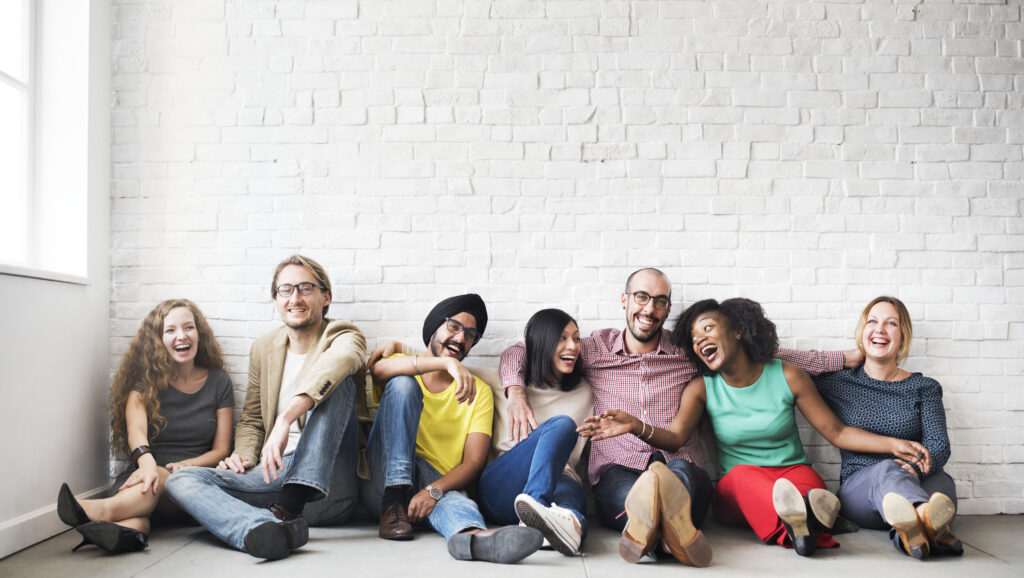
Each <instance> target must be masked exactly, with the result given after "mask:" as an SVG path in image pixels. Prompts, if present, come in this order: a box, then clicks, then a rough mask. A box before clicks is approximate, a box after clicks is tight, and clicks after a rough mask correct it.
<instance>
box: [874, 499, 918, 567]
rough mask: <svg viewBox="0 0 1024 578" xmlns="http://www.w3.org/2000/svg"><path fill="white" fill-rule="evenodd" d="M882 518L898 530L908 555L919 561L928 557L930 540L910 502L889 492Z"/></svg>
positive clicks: (883, 502) (883, 507)
mask: <svg viewBox="0 0 1024 578" xmlns="http://www.w3.org/2000/svg"><path fill="white" fill-rule="evenodd" d="M882 517H884V518H885V521H886V523H888V524H889V525H890V526H892V527H893V529H894V530H896V533H897V534H899V536H900V542H902V543H903V548H904V549H905V550H906V553H907V554H908V555H910V556H913V557H914V558H917V559H918V560H922V559H924V558H925V557H927V556H928V540H927V539H926V538H925V536H924V532H923V531H922V528H921V522H920V521H919V520H918V518H917V510H916V509H914V505H913V504H911V503H910V500H908V499H906V498H904V497H903V496H901V495H899V494H897V493H895V492H889V493H888V494H886V495H885V497H884V498H882Z"/></svg>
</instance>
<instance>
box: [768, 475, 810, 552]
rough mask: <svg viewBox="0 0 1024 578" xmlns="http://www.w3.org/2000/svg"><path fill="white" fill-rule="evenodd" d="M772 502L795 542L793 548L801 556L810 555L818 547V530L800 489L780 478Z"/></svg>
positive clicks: (792, 540) (791, 539) (790, 537)
mask: <svg viewBox="0 0 1024 578" xmlns="http://www.w3.org/2000/svg"><path fill="white" fill-rule="evenodd" d="M772 504H773V505H774V506H775V513H776V514H778V516H779V519H780V520H782V525H783V527H785V528H786V533H787V534H788V535H789V539H790V541H791V542H792V543H793V549H794V550H796V553H797V554H799V555H801V556H810V555H811V554H813V553H814V551H815V550H816V549H817V548H818V532H817V527H816V524H813V523H812V522H811V521H810V520H809V519H808V518H809V517H813V515H812V516H808V515H807V509H808V508H807V505H806V504H805V503H804V497H803V496H801V495H800V490H798V489H797V488H796V486H794V485H793V482H791V481H789V480H787V479H786V478H779V479H778V480H776V481H775V486H774V487H773V488H772Z"/></svg>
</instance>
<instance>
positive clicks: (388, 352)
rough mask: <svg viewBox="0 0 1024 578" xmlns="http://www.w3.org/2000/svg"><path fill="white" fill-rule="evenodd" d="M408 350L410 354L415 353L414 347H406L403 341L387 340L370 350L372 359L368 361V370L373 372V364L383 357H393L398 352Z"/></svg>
mask: <svg viewBox="0 0 1024 578" xmlns="http://www.w3.org/2000/svg"><path fill="white" fill-rule="evenodd" d="M406 352H409V354H410V355H412V354H415V352H414V351H413V350H412V348H410V347H406V345H405V344H404V343H402V342H401V341H385V342H384V343H382V344H380V345H378V346H377V348H376V349H374V350H373V351H371V352H370V359H369V360H367V362H366V371H369V372H370V373H371V374H372V373H373V366H374V365H376V364H377V362H378V361H380V360H381V359H384V358H387V357H391V356H392V355H394V354H396V353H406Z"/></svg>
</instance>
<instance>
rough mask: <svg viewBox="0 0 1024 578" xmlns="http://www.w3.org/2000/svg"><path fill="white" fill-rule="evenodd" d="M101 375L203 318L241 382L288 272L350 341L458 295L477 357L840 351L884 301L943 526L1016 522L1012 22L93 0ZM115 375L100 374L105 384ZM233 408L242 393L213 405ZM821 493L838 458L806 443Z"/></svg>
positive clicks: (998, 8) (703, 5) (1022, 239)
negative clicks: (694, 329)
mask: <svg viewBox="0 0 1024 578" xmlns="http://www.w3.org/2000/svg"><path fill="white" fill-rule="evenodd" d="M114 17H115V21H114V41H113V45H114V53H113V66H114V76H113V91H114V92H113V95H112V103H113V123H114V127H113V128H114V130H113V143H112V155H113V174H114V177H113V182H112V184H111V202H112V208H111V211H112V215H111V226H112V229H113V230H112V232H111V238H112V248H111V251H112V252H111V262H112V269H113V270H112V283H113V286H112V303H111V316H112V320H111V333H112V336H113V337H112V341H113V342H112V350H113V353H114V354H115V355H119V354H120V353H121V352H122V351H123V350H124V347H125V345H126V343H127V341H128V339H130V336H131V334H132V333H133V332H134V330H135V328H136V327H137V324H138V320H139V319H140V317H141V316H142V315H143V314H144V313H145V311H147V310H148V309H149V308H150V307H152V306H153V304H154V303H155V302H157V301H159V300H160V299H163V298H167V297H171V296H185V297H189V298H192V299H194V300H196V301H197V302H199V303H200V304H201V306H202V307H203V309H204V310H205V311H206V313H207V314H208V315H209V316H210V317H211V319H212V322H213V324H214V327H215V329H216V331H217V334H218V335H219V337H220V340H221V343H222V344H223V346H224V348H225V350H226V352H227V353H228V359H229V362H230V366H231V370H232V372H233V375H234V377H235V382H236V384H237V386H238V387H239V388H241V387H244V385H245V381H244V379H243V374H244V372H245V369H246V354H247V352H248V345H249V343H250V342H251V340H252V339H253V338H254V337H256V336H258V335H259V334H261V333H263V332H264V331H266V330H268V329H270V328H271V327H273V326H275V325H276V323H277V322H276V321H275V319H274V314H273V308H272V306H271V304H270V301H269V299H268V295H267V293H268V290H267V285H268V283H269V277H270V274H271V271H272V268H273V266H274V264H275V263H276V262H277V261H279V260H280V259H281V258H283V257H285V256H287V255H288V254H290V253H293V252H302V253H305V254H308V255H311V256H313V257H315V258H317V259H318V260H320V261H321V262H322V263H324V264H325V265H326V266H327V267H328V269H329V270H330V272H331V274H332V278H333V280H334V283H335V284H336V290H335V295H334V299H335V301H334V304H333V306H332V307H331V312H332V314H333V315H334V316H339V317H343V318H349V319H351V320H353V321H355V322H356V323H358V324H359V325H360V326H361V327H362V328H363V330H364V331H365V332H366V334H367V336H368V337H369V338H370V340H371V343H374V342H376V340H378V339H380V338H384V337H399V338H405V339H407V340H409V341H415V340H416V336H417V335H419V326H420V322H421V319H422V317H423V315H424V314H425V313H426V311H427V310H428V308H429V307H430V306H431V305H432V304H433V303H434V302H435V301H436V300H437V299H439V298H441V297H444V296H447V295H450V294H454V293H457V292H464V291H476V292H479V293H481V294H483V295H484V297H485V298H486V299H487V301H488V304H489V309H490V312H491V315H492V320H493V321H492V324H491V325H490V329H489V331H488V339H487V340H485V341H484V342H483V343H481V344H480V346H479V347H478V349H477V351H475V352H474V353H475V355H477V356H494V355H496V354H498V353H499V352H500V351H501V350H502V349H503V348H504V347H505V346H506V345H508V344H509V343H511V342H512V341H513V340H515V339H517V338H518V337H519V336H520V335H521V332H522V330H523V325H524V323H525V321H526V319H527V318H528V316H529V315H530V314H532V313H533V312H534V311H536V310H537V309H538V308H541V307H543V306H560V307H563V308H565V309H567V310H568V311H570V312H571V313H573V314H574V315H576V316H577V317H578V318H579V320H580V322H581V324H582V328H583V329H584V331H589V330H593V329H596V328H600V327H604V326H607V325H616V326H618V325H621V324H622V321H623V320H622V312H621V309H620V307H619V305H618V303H617V298H618V295H619V292H620V291H621V289H622V284H623V280H624V278H625V276H626V275H627V273H628V272H629V271H631V270H633V269H635V268H637V267H640V266H648V265H651V266H658V267H661V268H663V269H664V270H665V271H666V272H667V273H668V274H669V276H670V277H671V278H672V280H673V281H674V283H675V285H674V290H675V292H674V297H675V302H676V312H677V313H678V312H679V310H680V308H681V306H682V305H685V304H688V303H691V302H693V301H694V300H695V299H699V298H703V297H712V296H713V297H717V298H723V297H729V296H734V295H744V296H748V297H751V298H754V299H758V300H760V301H762V302H763V303H764V304H765V306H766V308H767V310H768V312H769V313H770V315H771V316H772V317H773V318H774V319H775V320H776V321H777V322H778V324H779V327H780V330H781V333H782V337H783V342H784V344H785V345H788V346H794V347H800V348H810V347H824V348H848V347H852V332H853V327H854V322H855V317H856V315H857V313H858V312H859V310H860V308H861V307H862V305H863V303H864V302H866V301H867V300H868V299H870V298H872V297H874V296H876V295H878V294H881V293H892V294H896V295H898V296H901V297H902V298H903V299H904V300H906V301H907V303H908V306H909V307H910V309H911V312H912V313H913V315H914V321H915V325H916V333H917V336H918V337H917V339H915V341H914V345H913V356H912V357H911V359H910V360H909V362H908V363H907V366H908V368H910V369H912V370H922V371H925V372H926V373H928V374H930V375H932V376H934V377H936V378H937V379H939V380H940V381H941V382H942V383H943V385H944V388H945V392H946V399H945V401H946V407H947V413H948V417H949V424H950V433H951V436H952V440H953V447H954V449H953V458H952V461H951V464H950V466H949V470H950V471H951V473H952V474H953V475H954V477H955V478H956V479H957V483H958V487H959V491H960V493H961V495H962V498H963V500H962V502H961V503H962V507H961V510H962V511H963V512H964V513H974V514H977V513H996V512H1006V513H1011V512H1012V513H1019V512H1024V452H1022V451H1021V447H1022V445H1024V419H1022V416H1024V396H1022V394H1021V385H1022V384H1021V376H1022V374H1024V361H1022V353H1024V306H1022V302H1024V236H1022V233H1024V220H1022V218H1021V210H1022V207H1021V204H1022V201H1021V199H1022V197H1024V161H1022V144H1024V112H1022V109H1024V107H1022V105H1024V97H1022V94H1024V86H1022V82H1024V80H1022V79H1024V59H1022V55H1021V50H1022V36H1024V23H1022V19H1021V3H1020V1H1019V0H1004V1H999V0H963V1H956V2H943V1H941V0H935V1H929V2H927V3H924V2H889V1H875V0H864V1H857V0H850V1H842V2H839V1H837V2H795V1H793V2H788V1H764V0H762V1H736V0H722V1H719V2H699V1H697V2H683V1H670V0H663V1H635V2H627V1H616V0H608V1H603V2H599V1H556V0H547V1H544V0H535V1H531V0H522V1H488V0H472V1H454V0H433V1H420V0H389V1H367V0H361V1H358V2H357V1H354V0H348V1H346V0H334V1H327V0H320V1H314V0H308V1H297V0H296V1H286V0H281V1H254V0H227V1H225V2H209V1H208V0H192V1H186V0H175V1H174V2H171V1H169V0H163V1H155V0H151V1H145V0H120V1H117V0H115V15H114ZM112 362H116V359H115V360H112ZM239 395H241V391H239ZM805 439H806V440H807V441H808V442H809V445H810V446H811V447H810V451H811V454H812V457H813V458H815V459H816V460H817V461H820V462H828V463H825V465H823V471H824V473H825V474H826V477H827V478H829V479H831V480H834V479H835V477H836V473H837V471H838V468H837V466H836V464H835V462H836V460H837V453H836V452H835V451H834V450H832V449H830V448H822V447H820V443H821V441H820V438H818V437H817V436H816V435H808V436H806V438H805Z"/></svg>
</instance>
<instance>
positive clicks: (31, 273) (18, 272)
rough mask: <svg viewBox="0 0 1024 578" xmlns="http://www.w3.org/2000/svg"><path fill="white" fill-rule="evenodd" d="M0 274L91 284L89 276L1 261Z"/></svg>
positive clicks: (72, 283) (75, 283)
mask: <svg viewBox="0 0 1024 578" xmlns="http://www.w3.org/2000/svg"><path fill="white" fill-rule="evenodd" d="M0 275H10V276H12V277H29V278H31V279H43V280H45V281H56V282H58V283H69V284H71V285H91V284H92V281H90V280H89V278H88V277H79V276H78V275H69V274H67V273H58V272H56V271H45V270H43V269H32V268H31V267H18V266H16V265H6V264H3V263H0Z"/></svg>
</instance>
